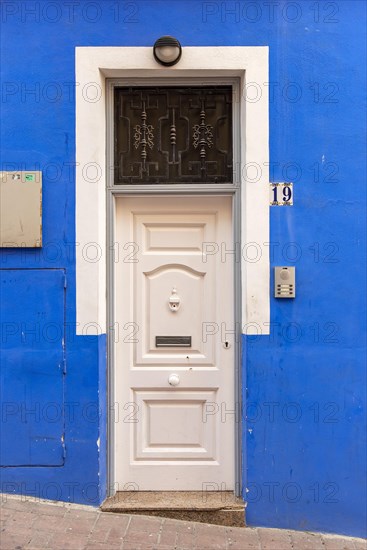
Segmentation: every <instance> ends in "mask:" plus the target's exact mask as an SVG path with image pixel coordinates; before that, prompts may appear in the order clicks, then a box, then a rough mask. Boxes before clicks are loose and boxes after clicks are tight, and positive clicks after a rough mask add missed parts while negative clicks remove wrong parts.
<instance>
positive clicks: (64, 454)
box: [62, 438, 66, 459]
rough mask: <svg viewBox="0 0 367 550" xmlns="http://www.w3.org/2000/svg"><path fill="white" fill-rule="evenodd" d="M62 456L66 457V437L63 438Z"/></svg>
mask: <svg viewBox="0 0 367 550" xmlns="http://www.w3.org/2000/svg"><path fill="white" fill-rule="evenodd" d="M62 458H63V459H65V458H66V445H65V441H64V438H62Z"/></svg>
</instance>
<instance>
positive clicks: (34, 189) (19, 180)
mask: <svg viewBox="0 0 367 550" xmlns="http://www.w3.org/2000/svg"><path fill="white" fill-rule="evenodd" d="M0 246H1V247H6V248H10V247H29V248H40V247H41V246H42V172H39V171H32V170H29V171H19V172H0Z"/></svg>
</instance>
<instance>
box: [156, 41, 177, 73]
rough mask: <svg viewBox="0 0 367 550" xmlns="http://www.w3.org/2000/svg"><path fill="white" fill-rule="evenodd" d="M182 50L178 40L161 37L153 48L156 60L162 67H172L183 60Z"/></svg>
mask: <svg viewBox="0 0 367 550" xmlns="http://www.w3.org/2000/svg"><path fill="white" fill-rule="evenodd" d="M181 54H182V48H181V44H180V43H179V41H178V40H177V38H173V36H161V38H158V40H157V41H156V42H155V44H154V47H153V55H154V59H155V60H156V61H157V62H158V63H160V64H161V65H165V66H166V67H171V66H172V65H175V64H176V63H178V62H179V61H180V59H181Z"/></svg>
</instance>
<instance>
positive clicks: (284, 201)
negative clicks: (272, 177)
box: [270, 182, 293, 206]
mask: <svg viewBox="0 0 367 550" xmlns="http://www.w3.org/2000/svg"><path fill="white" fill-rule="evenodd" d="M270 206H293V183H286V182H278V183H276V182H275V183H271V184H270Z"/></svg>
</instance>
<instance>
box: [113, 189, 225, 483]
mask: <svg viewBox="0 0 367 550" xmlns="http://www.w3.org/2000/svg"><path fill="white" fill-rule="evenodd" d="M231 205H232V199H231V197H227V196H191V197H188V196H143V197H121V198H118V199H117V200H116V224H115V241H116V242H117V245H118V246H117V249H118V255H116V259H115V266H116V267H115V304H114V307H115V318H116V323H117V326H118V338H116V340H118V341H117V343H116V349H115V412H116V414H115V480H116V482H117V486H116V488H117V490H124V489H126V488H128V489H131V488H132V487H134V488H135V489H138V490H141V491H143V490H165V491H169V490H203V489H207V490H216V489H218V490H231V489H233V486H234V421H235V419H234V414H233V409H234V342H233V337H232V339H231V338H228V333H229V332H230V331H231V330H233V328H234V307H233V302H234V298H233V254H230V253H229V254H225V253H224V251H231V250H233V239H232V206H231ZM226 331H227V335H226ZM226 340H227V341H228V342H229V345H228V344H226V342H225V341H226ZM162 344H163V345H162ZM130 484H133V485H130Z"/></svg>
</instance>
